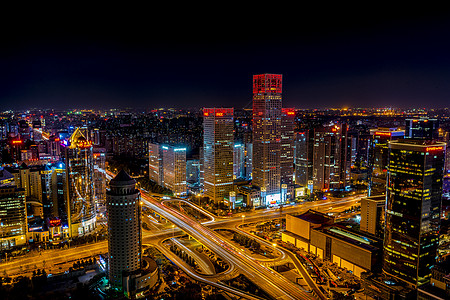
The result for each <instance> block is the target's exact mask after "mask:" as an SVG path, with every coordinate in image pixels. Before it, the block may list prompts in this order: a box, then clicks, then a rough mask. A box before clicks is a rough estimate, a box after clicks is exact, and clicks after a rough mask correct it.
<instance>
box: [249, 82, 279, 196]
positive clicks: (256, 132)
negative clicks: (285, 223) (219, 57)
mask: <svg viewBox="0 0 450 300" xmlns="http://www.w3.org/2000/svg"><path fill="white" fill-rule="evenodd" d="M281 104H282V75H281V74H259V75H253V155H252V180H253V181H252V182H253V185H256V186H258V187H259V188H260V189H261V193H262V195H263V196H264V197H263V199H265V201H264V203H263V205H267V204H270V203H273V202H274V203H276V202H279V201H280V200H281V169H280V157H281Z"/></svg>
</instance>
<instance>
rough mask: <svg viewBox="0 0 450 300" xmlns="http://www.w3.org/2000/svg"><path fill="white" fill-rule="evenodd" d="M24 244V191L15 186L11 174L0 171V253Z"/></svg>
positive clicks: (25, 241) (25, 214) (25, 226)
mask: <svg viewBox="0 0 450 300" xmlns="http://www.w3.org/2000/svg"><path fill="white" fill-rule="evenodd" d="M26 243H27V207H26V203H25V191H24V190H23V189H21V188H18V187H17V186H16V184H15V182H14V176H13V175H12V174H11V173H9V172H8V171H6V170H4V169H0V252H1V251H3V250H9V249H11V248H12V247H15V246H21V245H25V244H26Z"/></svg>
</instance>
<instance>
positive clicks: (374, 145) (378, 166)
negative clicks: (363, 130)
mask: <svg viewBox="0 0 450 300" xmlns="http://www.w3.org/2000/svg"><path fill="white" fill-rule="evenodd" d="M370 134H371V139H370V143H369V168H370V169H369V188H368V196H369V197H370V196H376V195H381V194H385V193H386V177H387V167H388V157H389V147H388V144H389V142H390V141H395V140H398V139H402V138H403V137H404V135H405V131H404V130H400V129H398V128H377V129H371V130H370Z"/></svg>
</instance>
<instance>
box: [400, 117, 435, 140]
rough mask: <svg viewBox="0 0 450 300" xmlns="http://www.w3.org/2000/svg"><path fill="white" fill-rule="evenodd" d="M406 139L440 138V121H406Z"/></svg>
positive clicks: (425, 119) (417, 119)
mask: <svg viewBox="0 0 450 300" xmlns="http://www.w3.org/2000/svg"><path fill="white" fill-rule="evenodd" d="M405 123H406V124H405V125H406V126H405V137H406V138H411V139H426V140H436V139H438V137H439V132H438V129H439V120H437V119H429V118H414V119H406V120H405Z"/></svg>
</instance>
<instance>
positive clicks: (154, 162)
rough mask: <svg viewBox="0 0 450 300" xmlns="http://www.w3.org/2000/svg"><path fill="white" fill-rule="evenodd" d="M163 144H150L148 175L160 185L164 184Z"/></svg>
mask: <svg viewBox="0 0 450 300" xmlns="http://www.w3.org/2000/svg"><path fill="white" fill-rule="evenodd" d="M161 150H162V149H161V145H159V144H154V143H149V144H148V168H149V169H148V176H149V178H150V180H152V181H154V182H156V183H157V184H159V185H161V186H162V185H164V182H163V160H162V159H163V156H162V151H161Z"/></svg>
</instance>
